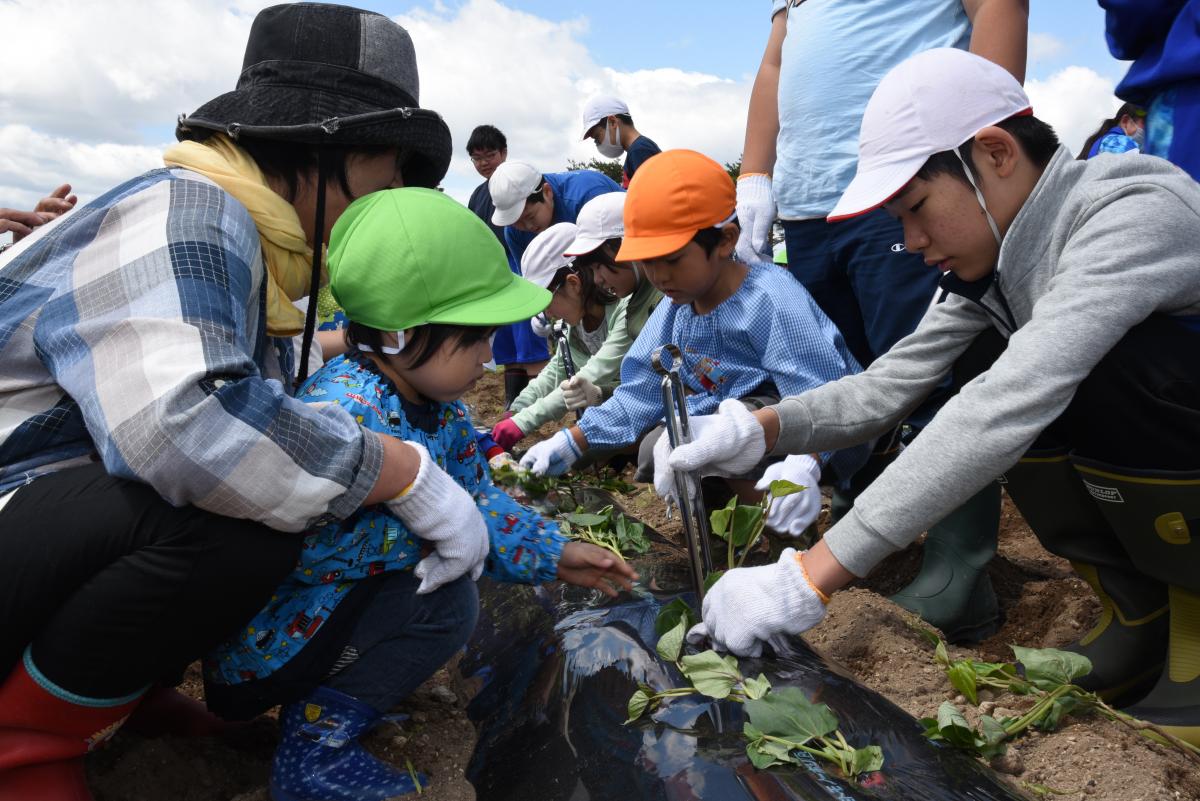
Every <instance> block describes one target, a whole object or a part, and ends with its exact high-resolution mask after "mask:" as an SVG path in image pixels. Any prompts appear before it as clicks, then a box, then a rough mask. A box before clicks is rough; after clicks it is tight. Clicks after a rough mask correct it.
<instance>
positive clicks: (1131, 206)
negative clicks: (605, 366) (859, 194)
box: [775, 148, 1200, 576]
mask: <svg viewBox="0 0 1200 801" xmlns="http://www.w3.org/2000/svg"><path fill="white" fill-rule="evenodd" d="M1005 301H1006V302H1007V305H1008V309H1009V310H1011V316H1012V323H1013V324H1015V331H1011V332H1010V331H1009V330H1007V325H1003V324H1001V322H1000V321H1002V320H1003V321H1007V320H1008V313H1007V312H1006V310H1005V309H1004V302H1005ZM981 303H982V304H984V305H986V306H987V308H986V309H985V308H984V307H983V306H981V305H980V304H981ZM1156 312H1157V313H1164V314H1168V315H1176V316H1192V315H1200V185H1198V184H1197V183H1196V182H1195V181H1193V180H1192V179H1191V178H1189V177H1188V176H1187V175H1186V174H1185V173H1183V172H1182V171H1181V170H1179V169H1178V168H1176V167H1174V166H1172V165H1171V164H1169V163H1168V162H1166V161H1163V160H1161V159H1156V158H1153V157H1149V156H1122V157H1117V156H1111V157H1104V156H1102V157H1098V158H1095V159H1092V160H1090V161H1087V162H1079V161H1074V160H1073V159H1072V158H1071V155H1070V154H1069V153H1068V152H1067V151H1066V149H1065V148H1060V149H1059V151H1058V153H1056V154H1055V156H1054V158H1053V159H1052V160H1051V162H1050V164H1049V165H1048V166H1047V168H1046V170H1045V172H1044V173H1043V175H1042V177H1041V179H1040V180H1039V181H1038V183H1037V185H1036V186H1035V187H1034V189H1033V191H1032V193H1031V194H1030V196H1029V198H1028V199H1027V200H1026V201H1025V204H1024V205H1023V206H1022V208H1021V210H1020V212H1019V213H1018V214H1017V216H1016V219H1014V220H1013V223H1012V225H1011V227H1010V228H1009V230H1008V232H1007V234H1006V236H1005V238H1004V242H1003V246H1002V247H1001V249H1000V257H999V262H998V265H997V269H996V274H995V279H994V281H993V283H992V285H991V286H990V287H989V288H988V290H987V292H986V294H984V295H983V296H982V298H981V299H980V302H979V303H977V302H975V301H973V300H969V299H967V298H965V297H962V296H960V295H949V296H948V297H947V298H946V299H945V300H944V301H943V302H942V303H938V304H936V305H934V306H933V307H931V308H930V310H929V312H928V313H927V314H926V315H925V317H924V318H923V319H922V320H921V323H920V325H919V326H918V327H917V329H916V331H914V332H913V333H912V334H910V335H909V336H907V337H905V338H904V339H902V340H900V341H899V342H898V343H896V345H895V346H894V347H893V348H892V350H890V351H888V353H886V354H885V355H884V356H882V357H880V358H879V359H876V360H875V362H874V363H872V365H871V366H870V368H869V369H868V370H866V371H865V372H863V373H861V374H859V375H852V376H848V377H846V378H843V379H841V380H839V381H836V382H833V383H830V384H826V385H824V386H821V387H818V388H816V389H814V390H812V391H810V392H806V393H804V394H802V395H799V396H796V397H792V398H786V399H784V400H783V401H781V402H780V403H779V405H778V406H776V407H775V408H776V410H777V411H778V413H779V418H780V424H781V428H780V435H779V440H778V443H777V444H776V447H775V452H776V453H811V452H813V451H823V450H833V449H837V448H843V447H846V446H848V445H851V444H854V443H859V442H864V441H866V440H869V439H871V438H872V437H875V436H878V435H879V434H881V433H883V432H885V431H886V430H888V429H889V428H890V427H892V426H894V425H895V424H897V423H898V422H899V421H900V420H902V419H903V418H904V416H905V415H906V414H907V413H908V412H909V411H910V410H911V409H913V408H915V407H916V406H917V405H918V404H919V403H920V402H921V401H922V400H923V399H924V398H925V396H926V395H927V394H928V393H929V392H930V391H931V390H932V389H933V388H934V387H935V386H937V384H938V382H939V381H940V380H941V379H942V377H943V376H945V375H946V373H947V372H948V371H949V370H950V368H951V366H952V365H953V364H954V361H955V359H957V358H958V356H959V355H961V354H962V352H963V351H964V350H966V348H967V346H968V345H970V343H971V342H972V340H974V338H975V337H976V336H977V335H978V334H979V333H980V332H981V331H983V330H985V329H986V328H987V327H988V326H991V325H995V326H996V327H997V328H1000V329H1001V331H1002V333H1004V334H1005V335H1006V336H1008V337H1009V339H1008V345H1007V347H1006V349H1005V351H1004V352H1003V354H1001V356H1000V357H999V358H998V359H997V360H996V362H995V363H994V364H993V365H992V367H991V368H990V369H989V370H988V371H987V372H985V373H983V374H982V375H980V376H979V377H978V378H976V379H975V380H974V381H972V382H970V383H969V384H967V385H966V386H965V387H964V388H963V389H962V391H961V392H960V393H959V394H958V395H957V396H956V397H954V398H953V399H951V400H950V402H948V403H947V404H946V405H945V406H944V407H943V408H942V409H941V411H940V412H938V414H937V416H936V417H935V418H934V419H933V421H932V422H931V423H930V425H929V426H928V427H926V428H925V430H924V431H923V432H922V434H921V436H920V437H918V438H917V440H916V441H915V442H914V443H913V444H912V445H911V446H910V447H908V448H906V449H905V450H904V452H903V453H901V455H900V457H899V458H898V459H897V460H896V461H895V462H894V463H893V464H892V465H891V466H889V467H888V469H887V470H885V471H884V472H883V474H882V475H880V477H879V478H878V479H876V480H875V482H874V483H873V484H871V486H870V487H868V488H867V490H866V491H865V492H863V494H862V495H860V496H859V498H858V499H857V501H856V502H855V506H854V509H853V511H852V512H851V513H850V514H849V515H847V516H846V517H845V518H843V519H842V520H841V521H840V522H839V523H838V524H837V525H835V526H834V527H833V528H832V529H830V531H829V532H828V533H827V534H826V542H827V543H828V545H829V548H830V550H831V551H832V552H833V554H834V556H835V557H837V559H838V561H839V562H841V563H842V565H844V566H845V567H846V568H847V569H848V570H850V571H851V572H853V573H854V574H856V575H859V576H863V575H866V574H867V573H868V572H870V570H871V568H873V567H874V566H875V564H876V563H878V562H879V560H881V559H882V558H883V557H885V556H887V555H888V554H889V553H892V552H893V551H896V550H899V549H900V548H903V547H905V546H906V545H908V544H909V543H910V542H912V541H913V540H914V539H916V537H917V536H918V535H919V534H920V533H921V532H922V531H925V530H926V529H928V528H929V526H931V525H932V524H934V523H936V522H938V521H939V520H941V519H942V518H944V517H945V516H946V515H947V514H948V513H949V512H951V511H952V510H954V509H955V508H957V507H958V506H959V505H960V504H961V503H962V502H963V501H965V500H966V499H967V498H969V497H970V496H971V495H973V494H974V493H975V492H977V491H978V490H979V489H981V488H982V487H983V486H984V485H986V484H987V483H988V482H990V481H992V480H994V479H995V478H996V477H997V476H999V475H1000V474H1001V473H1003V472H1004V471H1005V470H1007V469H1008V468H1009V467H1011V466H1012V465H1013V464H1015V463H1016V461H1017V460H1018V459H1019V458H1020V457H1021V455H1022V454H1023V453H1024V452H1025V451H1026V450H1027V449H1028V448H1029V446H1030V445H1031V444H1032V443H1033V441H1034V440H1035V439H1036V438H1037V436H1038V435H1039V434H1040V433H1041V432H1042V431H1043V430H1044V429H1045V428H1046V427H1047V426H1048V425H1049V424H1050V423H1051V422H1053V421H1054V420H1055V419H1056V418H1057V417H1058V416H1059V415H1060V414H1062V412H1063V411H1064V410H1065V409H1066V408H1067V406H1068V404H1069V403H1070V402H1071V399H1072V398H1073V397H1074V394H1075V389H1076V387H1078V386H1079V384H1080V382H1082V381H1083V379H1084V378H1086V377H1087V376H1088V374H1089V373H1090V372H1091V371H1092V369H1093V368H1094V367H1095V366H1096V364H1097V363H1098V362H1099V361H1100V360H1101V359H1102V358H1103V357H1104V356H1105V354H1107V353H1108V351H1109V350H1111V349H1112V347H1113V346H1114V345H1115V344H1116V343H1117V342H1118V341H1119V340H1120V339H1121V338H1122V337H1123V336H1124V335H1125V334H1126V333H1127V332H1128V331H1129V329H1131V328H1132V327H1134V326H1135V325H1137V324H1138V323H1140V322H1142V321H1143V320H1145V319H1146V318H1147V317H1148V316H1149V315H1150V314H1152V313H1156ZM1198 363H1200V357H1198ZM1118 424H1119V422H1118Z"/></svg>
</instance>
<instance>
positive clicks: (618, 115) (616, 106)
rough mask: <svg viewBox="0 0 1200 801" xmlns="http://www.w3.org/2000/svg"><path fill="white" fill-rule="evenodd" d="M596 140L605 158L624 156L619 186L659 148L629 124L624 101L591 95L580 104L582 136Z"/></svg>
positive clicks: (624, 183) (625, 184)
mask: <svg viewBox="0 0 1200 801" xmlns="http://www.w3.org/2000/svg"><path fill="white" fill-rule="evenodd" d="M581 138H582V139H591V140H592V141H593V142H595V143H596V150H598V151H600V155H601V156H604V158H606V159H616V158H620V157H621V155H622V154H624V155H625V163H624V165H622V168H621V171H622V174H623V175H624V176H625V178H624V180H623V181H621V186H623V187H628V186H629V182H630V181H631V180H633V174H634V173H635V172H637V168H638V167H640V166H642V162H644V161H645V160H646V159H648V158H650V157H651V156H653V155H655V154H656V153H661V152H662V148H660V147H659V146H658V145H657V144H656V143H655V142H654V140H653V139H651V138H650V137H648V136H643V135H642V133H641V132H640V131H638V129H637V128H636V127H635V126H634V124H633V116H632V115H631V114H630V113H629V106H627V105H625V101H624V100H621V99H620V98H616V97H612V96H611V95H595V96H593V97H590V98H588V101H587V103H586V104H585V105H584V107H583V136H582V137H581Z"/></svg>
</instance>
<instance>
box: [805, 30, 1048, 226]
mask: <svg viewBox="0 0 1200 801" xmlns="http://www.w3.org/2000/svg"><path fill="white" fill-rule="evenodd" d="M1032 111H1033V110H1032V108H1031V107H1030V104H1029V97H1028V95H1026V94H1025V90H1024V89H1022V88H1021V84H1020V83H1018V82H1017V79H1016V78H1014V77H1013V76H1012V75H1011V74H1009V72H1008V71H1007V70H1005V69H1004V68H1003V67H1001V66H999V65H997V64H993V63H992V62H990V61H988V60H987V59H985V58H981V57H980V56H976V55H973V54H971V53H968V52H966V51H965V50H958V49H956V48H952V47H938V48H934V49H933V50H926V51H925V52H923V53H918V54H917V55H915V56H913V57H912V58H909V59H906V60H904V61H902V62H900V63H899V64H897V65H896V66H895V67H893V68H892V70H891V71H890V72H888V74H887V75H884V76H883V80H881V81H880V82H879V86H877V87H876V88H875V92H874V94H872V95H871V99H870V101H869V102H868V103H867V108H866V111H865V112H863V119H862V129H861V131H860V132H859V137H858V171H857V172H856V173H855V175H854V180H852V181H851V182H850V185H849V186H848V187H846V191H845V192H843V193H842V197H841V199H840V200H838V202H837V205H836V206H834V208H833V211H831V212H830V213H829V217H828V220H829V221H830V222H836V221H837V220H844V219H847V218H849V217H856V216H858V215H859V214H864V213H866V212H868V211H872V210H874V209H877V208H879V207H880V206H882V205H883V204H884V203H887V202H888V201H889V200H891V199H892V198H893V197H894V196H895V195H896V194H897V193H898V192H899V191H900V190H901V189H903V188H904V187H905V185H906V184H908V182H909V181H911V180H912V177H913V176H914V175H916V174H917V171H918V170H920V169H921V167H922V166H924V164H925V162H926V161H927V160H928V159H929V157H930V156H932V155H933V154H934V153H941V152H943V151H947V150H954V149H955V148H957V147H958V146H959V145H961V144H963V143H964V142H966V141H967V140H968V139H970V138H971V137H973V136H974V135H975V134H976V133H978V132H979V131H981V130H982V129H984V128H986V127H988V126H989V125H995V124H996V123H998V122H1003V121H1004V120H1007V119H1008V118H1009V117H1015V116H1018V115H1020V114H1031V113H1032Z"/></svg>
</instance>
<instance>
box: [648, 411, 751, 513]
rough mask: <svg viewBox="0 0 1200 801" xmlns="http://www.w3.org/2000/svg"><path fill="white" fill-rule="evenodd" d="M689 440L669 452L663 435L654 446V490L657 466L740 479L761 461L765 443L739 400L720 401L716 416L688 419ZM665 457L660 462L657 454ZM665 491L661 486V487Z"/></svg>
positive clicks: (657, 481)
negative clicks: (690, 436)
mask: <svg viewBox="0 0 1200 801" xmlns="http://www.w3.org/2000/svg"><path fill="white" fill-rule="evenodd" d="M688 425H689V427H690V428H691V434H692V441H691V442H689V443H688V444H686V445H680V446H679V447H678V448H676V449H675V450H671V446H670V444H669V443H668V442H667V437H666V434H665V433H664V434H663V439H662V441H660V442H658V443H657V444H655V446H654V476H655V479H654V488H655V490H659V495H660V496H661V497H663V498H664V499H665V498H666V497H667V496H666V495H664V494H663V493H662V491H661V489H660V485H659V478H658V477H659V470H660V468H659V465H660V464H662V465H663V466H664V467H663V468H662V469H664V470H666V469H669V470H682V471H684V472H685V473H692V472H698V473H700V475H703V476H740V475H742V474H743V473H745V472H747V471H749V470H750V468H752V467H754V466H755V465H756V464H758V463H759V462H761V461H762V458H763V456H765V455H766V453H767V441H766V439H765V438H764V437H763V429H762V426H761V425H759V424H758V420H757V419H756V418H755V417H754V414H753V413H752V412H751V411H750V410H749V409H747V408H746V405H745V404H744V403H742V402H741V401H740V400H736V399H732V398H731V399H729V400H723V401H721V405H720V406H718V407H717V413H716V414H706V415H700V416H698V417H691V418H688ZM668 454H669V456H668V458H665V459H660V458H659V457H660V455H662V456H667V455H668ZM664 488H665V485H664Z"/></svg>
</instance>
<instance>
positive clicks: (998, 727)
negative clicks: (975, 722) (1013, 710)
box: [979, 715, 1008, 759]
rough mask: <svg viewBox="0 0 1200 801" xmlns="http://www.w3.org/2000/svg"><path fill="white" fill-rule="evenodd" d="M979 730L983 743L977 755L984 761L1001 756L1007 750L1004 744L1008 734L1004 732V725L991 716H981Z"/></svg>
mask: <svg viewBox="0 0 1200 801" xmlns="http://www.w3.org/2000/svg"><path fill="white" fill-rule="evenodd" d="M979 730H980V732H981V734H982V739H983V743H982V744H981V745H980V747H979V754H980V756H982V757H983V758H984V759H991V758H992V757H998V756H1001V755H1002V754H1004V752H1005V751H1007V750H1008V746H1007V745H1006V744H1005V740H1007V739H1008V732H1006V731H1005V730H1004V724H1002V723H1001V722H1000V721H998V720H996V719H995V718H994V717H992V716H991V715H981V716H980V718H979Z"/></svg>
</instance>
